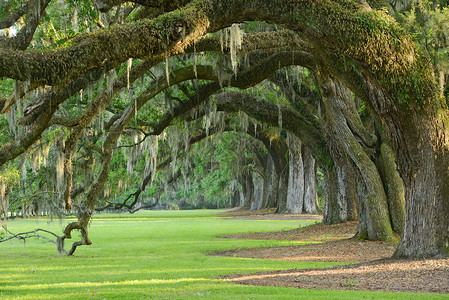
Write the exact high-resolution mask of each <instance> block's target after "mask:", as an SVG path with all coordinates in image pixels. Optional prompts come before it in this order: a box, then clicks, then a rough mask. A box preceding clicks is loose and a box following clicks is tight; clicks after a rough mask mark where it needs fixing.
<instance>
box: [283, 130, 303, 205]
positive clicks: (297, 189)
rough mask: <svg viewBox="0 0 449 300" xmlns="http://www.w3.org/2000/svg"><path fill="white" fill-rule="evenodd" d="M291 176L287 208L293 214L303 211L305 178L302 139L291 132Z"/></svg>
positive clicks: (289, 138) (289, 135)
mask: <svg viewBox="0 0 449 300" xmlns="http://www.w3.org/2000/svg"><path fill="white" fill-rule="evenodd" d="M287 144H288V149H289V151H288V159H289V164H290V165H289V178H288V193H287V209H288V211H289V212H290V213H292V214H301V213H303V208H304V194H305V180H304V179H305V178H304V163H303V158H302V151H301V148H302V144H301V141H300V140H299V139H298V138H297V137H296V136H294V135H293V134H291V133H287Z"/></svg>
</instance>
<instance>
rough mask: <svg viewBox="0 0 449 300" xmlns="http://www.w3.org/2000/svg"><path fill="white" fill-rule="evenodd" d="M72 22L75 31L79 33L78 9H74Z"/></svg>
mask: <svg viewBox="0 0 449 300" xmlns="http://www.w3.org/2000/svg"><path fill="white" fill-rule="evenodd" d="M70 21H71V23H72V29H73V31H75V32H78V9H77V8H76V7H74V8H73V13H72V17H71V19H70Z"/></svg>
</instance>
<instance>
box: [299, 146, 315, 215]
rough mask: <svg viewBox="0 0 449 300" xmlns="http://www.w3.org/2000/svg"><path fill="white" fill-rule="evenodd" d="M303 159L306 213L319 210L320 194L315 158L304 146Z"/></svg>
mask: <svg viewBox="0 0 449 300" xmlns="http://www.w3.org/2000/svg"><path fill="white" fill-rule="evenodd" d="M302 159H303V162H304V209H303V212H304V213H306V214H316V213H317V212H318V196H317V186H316V164H315V159H314V158H313V157H312V154H311V153H310V152H309V150H308V149H307V147H304V146H303V147H302Z"/></svg>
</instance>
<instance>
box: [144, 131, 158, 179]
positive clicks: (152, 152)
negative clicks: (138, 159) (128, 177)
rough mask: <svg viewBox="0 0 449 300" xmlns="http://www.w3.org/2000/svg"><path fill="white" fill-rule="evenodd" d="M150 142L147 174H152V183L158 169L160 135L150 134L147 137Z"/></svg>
mask: <svg viewBox="0 0 449 300" xmlns="http://www.w3.org/2000/svg"><path fill="white" fill-rule="evenodd" d="M147 140H148V141H149V142H148V144H149V145H148V159H147V160H146V161H145V174H146V175H149V174H151V181H150V184H151V183H152V182H153V179H154V176H155V175H156V169H157V153H158V150H159V137H158V136H154V135H152V136H149V137H147Z"/></svg>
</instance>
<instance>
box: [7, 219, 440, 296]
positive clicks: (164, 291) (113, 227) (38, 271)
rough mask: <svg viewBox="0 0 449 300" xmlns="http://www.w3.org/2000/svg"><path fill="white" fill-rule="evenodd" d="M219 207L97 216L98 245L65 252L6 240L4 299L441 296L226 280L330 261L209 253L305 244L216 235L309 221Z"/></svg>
mask: <svg viewBox="0 0 449 300" xmlns="http://www.w3.org/2000/svg"><path fill="white" fill-rule="evenodd" d="M216 213H217V211H213V210H194V211H144V212H139V213H136V214H133V215H128V214H114V215H111V214H103V215H96V216H95V217H94V220H93V222H92V225H91V228H90V237H91V239H92V241H93V242H94V243H93V244H92V245H91V246H84V247H80V248H79V249H78V250H77V252H76V253H75V254H76V255H75V256H74V257H66V256H63V257H60V256H58V255H57V253H56V249H55V246H54V245H53V244H50V243H47V242H44V241H40V240H33V241H28V242H27V245H26V247H25V252H24V247H23V244H22V243H21V242H19V241H17V240H15V241H12V242H8V243H3V244H0V261H1V266H0V278H1V280H0V299H19V298H20V299H153V298H159V299H182V298H203V299H266V298H273V299H297V298H307V299H309V298H321V299H328V298H334V299H339V298H340V299H348V298H352V299H359V298H370V299H371V298H410V297H413V298H417V297H418V296H420V297H426V298H439V299H441V296H442V295H416V294H387V293H374V292H349V291H323V290H321V291H320V290H301V289H295V288H275V287H253V286H241V285H235V284H230V283H225V282H223V281H222V280H221V279H220V276H222V275H226V274H233V273H254V272H258V271H267V270H276V269H292V268H316V267H327V266H331V265H335V263H324V262H286V261H266V260H255V259H248V258H236V257H218V256H207V253H209V252H212V251H216V250H227V249H233V248H244V247H263V246H275V245H276V246H277V245H292V244H300V243H299V242H291V241H274V240H270V241H263V240H230V239H217V238H215V236H216V235H220V234H228V233H246V232H254V231H278V230H287V229H292V228H295V227H298V226H299V225H305V224H308V223H312V222H308V221H291V220H232V219H223V218H221V217H218V216H217V215H216ZM69 221H70V220H65V221H64V222H63V223H62V224H60V223H59V221H56V222H48V220H47V219H40V220H39V221H36V220H30V219H29V220H16V221H12V222H9V223H8V228H9V229H10V230H11V231H12V232H20V231H25V230H30V229H31V230H32V229H34V228H36V227H40V228H44V229H49V230H52V231H55V232H61V231H62V229H63V227H64V224H65V223H67V222H69Z"/></svg>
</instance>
